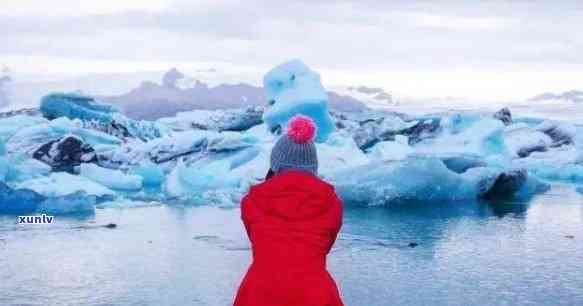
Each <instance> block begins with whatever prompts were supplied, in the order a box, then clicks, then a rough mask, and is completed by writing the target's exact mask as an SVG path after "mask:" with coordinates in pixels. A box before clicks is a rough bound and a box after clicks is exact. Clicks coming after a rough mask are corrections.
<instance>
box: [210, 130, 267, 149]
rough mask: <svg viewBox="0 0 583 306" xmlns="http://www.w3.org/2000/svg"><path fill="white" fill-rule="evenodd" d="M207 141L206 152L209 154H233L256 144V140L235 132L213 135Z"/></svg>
mask: <svg viewBox="0 0 583 306" xmlns="http://www.w3.org/2000/svg"><path fill="white" fill-rule="evenodd" d="M215 135H216V137H213V138H211V139H210V140H209V144H208V150H209V151H210V152H215V153H218V152H233V151H238V150H241V149H245V148H248V147H250V146H253V145H254V144H256V143H257V142H258V139H257V138H255V137H253V136H251V135H246V134H241V133H235V132H223V133H220V134H215Z"/></svg>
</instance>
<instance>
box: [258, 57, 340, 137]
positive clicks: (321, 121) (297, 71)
mask: <svg viewBox="0 0 583 306" xmlns="http://www.w3.org/2000/svg"><path fill="white" fill-rule="evenodd" d="M263 86H264V88H265V90H266V91H267V99H268V102H269V107H268V108H267V109H266V110H265V113H264V114H263V120H264V121H265V122H266V123H267V125H268V126H269V127H270V128H275V127H277V126H280V127H285V126H286V125H287V122H288V120H289V119H290V118H292V117H293V116H294V115H297V114H302V115H306V116H309V117H311V118H312V119H313V120H314V122H315V123H316V126H317V135H316V141H317V142H324V141H326V139H327V138H328V135H330V133H332V132H333V131H334V124H333V122H332V118H331V117H330V114H329V113H328V94H327V93H326V90H325V89H324V87H323V86H322V83H321V81H320V75H319V74H318V73H316V72H315V71H312V70H311V69H310V68H308V66H306V65H305V64H304V63H303V62H302V61H300V60H292V61H289V62H286V63H283V64H281V65H279V66H277V67H275V68H273V69H272V70H271V71H269V72H268V73H267V74H266V75H265V77H264V78H263Z"/></svg>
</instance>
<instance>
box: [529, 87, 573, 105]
mask: <svg viewBox="0 0 583 306" xmlns="http://www.w3.org/2000/svg"><path fill="white" fill-rule="evenodd" d="M529 101H537V102H538V101H552V102H573V103H583V91H581V90H570V91H566V92H563V93H559V94H555V93H552V92H546V93H543V94H540V95H537V96H534V97H532V98H530V99H529Z"/></svg>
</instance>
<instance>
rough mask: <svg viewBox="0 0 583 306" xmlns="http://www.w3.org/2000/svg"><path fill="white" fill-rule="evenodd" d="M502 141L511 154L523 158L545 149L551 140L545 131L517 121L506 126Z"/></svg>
mask: <svg viewBox="0 0 583 306" xmlns="http://www.w3.org/2000/svg"><path fill="white" fill-rule="evenodd" d="M504 142H505V143H506V145H507V147H508V150H509V151H510V153H511V154H512V155H514V156H517V157H521V158H523V157H527V156H529V155H530V154H531V153H532V152H545V151H547V150H548V148H549V147H550V146H551V144H552V142H553V141H552V139H551V137H549V136H548V135H546V134H545V133H543V132H540V131H536V130H533V129H531V128H530V127H528V126H527V125H526V124H524V123H517V124H514V125H511V126H509V127H508V128H506V130H505V132H504Z"/></svg>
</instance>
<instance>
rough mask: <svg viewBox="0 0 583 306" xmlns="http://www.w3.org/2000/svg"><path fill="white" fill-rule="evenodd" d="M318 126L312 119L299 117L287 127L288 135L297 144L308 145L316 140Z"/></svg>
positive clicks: (293, 119) (294, 118)
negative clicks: (307, 143)
mask: <svg viewBox="0 0 583 306" xmlns="http://www.w3.org/2000/svg"><path fill="white" fill-rule="evenodd" d="M315 134H316V125H315V124H314V121H313V120H312V119H311V118H310V117H306V116H302V115H297V116H294V117H293V118H291V119H290V121H289V123H288V125H287V135H288V137H289V138H291V139H292V140H293V141H294V142H295V143H306V142H309V141H310V140H312V139H313V138H314V135H315Z"/></svg>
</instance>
